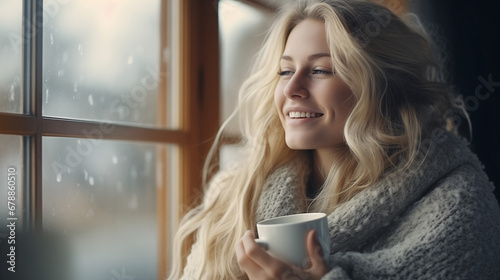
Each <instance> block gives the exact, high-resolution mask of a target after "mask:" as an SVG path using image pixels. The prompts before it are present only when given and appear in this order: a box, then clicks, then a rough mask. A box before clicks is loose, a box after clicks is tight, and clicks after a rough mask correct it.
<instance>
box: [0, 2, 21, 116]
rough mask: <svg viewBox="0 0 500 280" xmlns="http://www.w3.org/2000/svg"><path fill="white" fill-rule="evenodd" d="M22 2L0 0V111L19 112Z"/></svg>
mask: <svg viewBox="0 0 500 280" xmlns="http://www.w3.org/2000/svg"><path fill="white" fill-rule="evenodd" d="M22 4H23V1H19V0H2V1H0V63H1V65H2V66H1V67H0V112H7V113H21V108H22V106H21V55H22V50H23V49H22V47H23V45H22V43H23V41H22V34H23V33H22V18H23V14H22Z"/></svg>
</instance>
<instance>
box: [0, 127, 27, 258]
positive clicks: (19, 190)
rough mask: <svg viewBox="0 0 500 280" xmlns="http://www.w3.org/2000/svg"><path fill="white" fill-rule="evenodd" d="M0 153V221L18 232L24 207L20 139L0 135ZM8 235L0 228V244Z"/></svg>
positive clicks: (21, 224) (21, 226)
mask: <svg viewBox="0 0 500 280" xmlns="http://www.w3.org/2000/svg"><path fill="white" fill-rule="evenodd" d="M0 151H1V156H0V221H6V222H8V223H10V222H13V223H14V224H15V225H16V226H15V229H16V231H17V232H19V230H20V229H22V228H23V215H24V213H25V212H24V211H25V209H24V207H25V206H26V205H25V203H24V202H23V200H24V196H23V195H24V192H23V180H22V179H23V160H22V157H23V153H22V137H21V136H14V135H3V134H0ZM8 235H9V228H8V227H6V226H2V227H0V243H2V242H1V239H3V238H5V237H7V236H8ZM2 268H3V266H2Z"/></svg>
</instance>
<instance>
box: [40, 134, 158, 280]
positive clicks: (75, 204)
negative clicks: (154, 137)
mask: <svg viewBox="0 0 500 280" xmlns="http://www.w3.org/2000/svg"><path fill="white" fill-rule="evenodd" d="M159 148H160V146H156V145H154V144H143V143H135V142H122V141H110V140H97V139H94V140H93V139H67V138H56V137H45V138H44V139H43V195H42V197H43V228H44V232H46V233H51V234H55V235H63V236H64V240H65V243H67V244H68V248H71V252H69V253H70V255H71V258H70V259H71V260H70V262H71V263H70V264H68V267H70V269H71V271H70V272H69V275H71V276H72V279H75V280H76V279H81V280H88V279H114V278H117V279H121V278H119V277H125V276H127V277H129V276H130V277H131V276H133V277H135V279H156V277H157V270H158V254H159V249H160V248H159V247H160V246H159V244H160V237H159V230H160V226H161V225H159V224H158V207H159V205H158V204H157V199H158V193H161V192H159V189H158V185H160V184H161V183H160V181H161V177H160V176H159V175H160V173H158V172H157V170H163V169H164V167H162V166H159V165H158V164H157V160H158V158H159V157H158V156H157V152H158V151H159ZM127 279H128V278H127Z"/></svg>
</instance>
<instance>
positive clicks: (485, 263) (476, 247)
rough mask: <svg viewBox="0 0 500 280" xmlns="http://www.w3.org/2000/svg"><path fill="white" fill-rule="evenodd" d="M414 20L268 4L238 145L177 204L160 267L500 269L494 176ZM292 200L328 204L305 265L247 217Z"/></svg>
mask: <svg viewBox="0 0 500 280" xmlns="http://www.w3.org/2000/svg"><path fill="white" fill-rule="evenodd" d="M411 19H412V17H408V18H405V19H403V18H398V17H397V16H395V15H394V14H392V13H390V12H389V11H388V10H387V9H385V8H383V7H381V6H378V5H376V4H371V3H367V2H361V1H346V0H331V1H326V0H325V1H293V3H292V4H291V5H290V6H287V7H285V8H284V9H283V10H282V11H280V13H279V14H278V16H277V18H276V21H275V23H274V24H273V26H272V27H271V29H270V33H269V34H268V37H267V40H266V43H265V45H264V46H263V48H262V50H261V52H260V53H259V56H258V58H257V60H256V64H255V66H254V70H253V74H252V75H251V76H250V77H249V78H248V80H247V81H246V83H245V84H244V85H243V87H242V89H241V91H240V99H239V105H238V108H237V110H238V111H239V112H240V116H241V128H242V133H243V140H242V142H243V144H244V146H245V153H244V155H243V156H241V160H240V162H238V163H237V164H235V166H233V167H232V168H230V169H229V170H224V171H220V172H219V173H217V174H216V175H215V176H214V178H213V179H212V180H211V181H210V183H208V184H207V188H206V193H205V197H204V200H203V203H202V204H201V205H199V206H198V207H196V208H195V209H193V210H191V211H190V212H189V213H188V214H187V215H186V216H185V217H184V219H183V221H182V224H181V225H180V228H179V230H178V233H177V235H176V237H175V241H174V243H175V248H174V251H173V255H174V257H173V260H174V264H173V269H172V271H171V275H170V279H431V278H432V279H476V278H479V279H497V278H499V277H500V261H499V256H500V211H499V207H498V203H497V201H496V200H495V198H494V196H493V194H492V189H493V186H492V184H491V183H490V182H489V180H488V178H487V176H486V175H485V173H484V172H483V171H482V168H481V163H480V162H479V161H478V160H477V158H476V157H475V155H474V154H472V153H471V152H470V150H469V148H468V146H467V143H466V142H465V140H462V139H461V138H459V137H458V136H457V135H456V133H455V131H456V129H457V128H456V127H454V124H455V123H457V120H458V119H457V118H466V116H464V115H457V114H455V112H456V111H457V110H456V108H455V107H456V106H454V105H455V102H454V101H453V100H454V99H453V98H452V95H451V93H450V92H449V90H448V88H447V87H446V85H445V84H444V83H442V81H441V80H442V79H441V78H442V77H440V75H439V73H440V71H439V67H438V65H437V64H436V63H435V60H434V57H433V55H432V52H431V48H432V45H431V43H430V41H429V40H428V38H427V36H426V35H425V33H424V32H423V31H421V30H420V29H419V28H418V24H413V23H411V22H412V21H411ZM413 19H414V18H413ZM413 22H415V20H413ZM221 133H222V129H221V130H220V132H219V135H220V134H221ZM217 145H218V143H217V141H216V143H215V144H214V148H213V150H214V151H215V149H216V147H217ZM211 162H212V160H211V159H209V160H208V161H207V170H208V166H209V165H210V163H211ZM302 212H324V213H326V214H327V215H328V223H329V229H330V239H331V243H330V252H331V254H330V256H329V257H328V258H326V259H318V258H316V257H314V256H313V252H314V251H315V250H316V248H318V244H317V243H316V241H315V238H314V235H315V233H314V232H313V231H311V232H309V233H308V235H307V241H306V244H307V248H308V252H309V255H310V257H311V258H310V261H309V265H308V266H307V267H300V268H299V267H294V266H292V265H290V264H288V263H286V262H284V261H281V260H280V259H277V258H274V257H273V256H271V255H270V254H268V253H267V252H266V251H265V250H263V249H262V248H260V247H259V246H258V245H257V244H256V243H255V241H254V238H255V235H256V232H255V225H256V223H257V222H259V221H261V220H264V219H268V218H271V217H276V216H281V215H287V214H295V213H302Z"/></svg>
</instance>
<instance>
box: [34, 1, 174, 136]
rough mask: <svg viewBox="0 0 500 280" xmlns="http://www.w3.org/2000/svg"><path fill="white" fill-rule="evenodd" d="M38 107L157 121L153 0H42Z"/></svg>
mask: <svg viewBox="0 0 500 280" xmlns="http://www.w3.org/2000/svg"><path fill="white" fill-rule="evenodd" d="M44 11H45V12H44V22H45V24H44V29H43V80H44V84H43V114H44V115H46V116H55V117H66V118H77V119H87V120H98V121H100V122H102V121H111V122H120V123H127V124H140V125H151V126H156V125H157V123H158V120H157V118H158V114H157V112H158V108H157V106H159V104H158V91H159V84H160V78H161V77H163V76H166V74H165V73H163V74H160V71H159V69H160V65H159V63H160V0H145V1H136V0H126V1H114V0H101V1H88V0H74V1H62V2H61V1H47V2H46V3H45V7H44Z"/></svg>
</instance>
